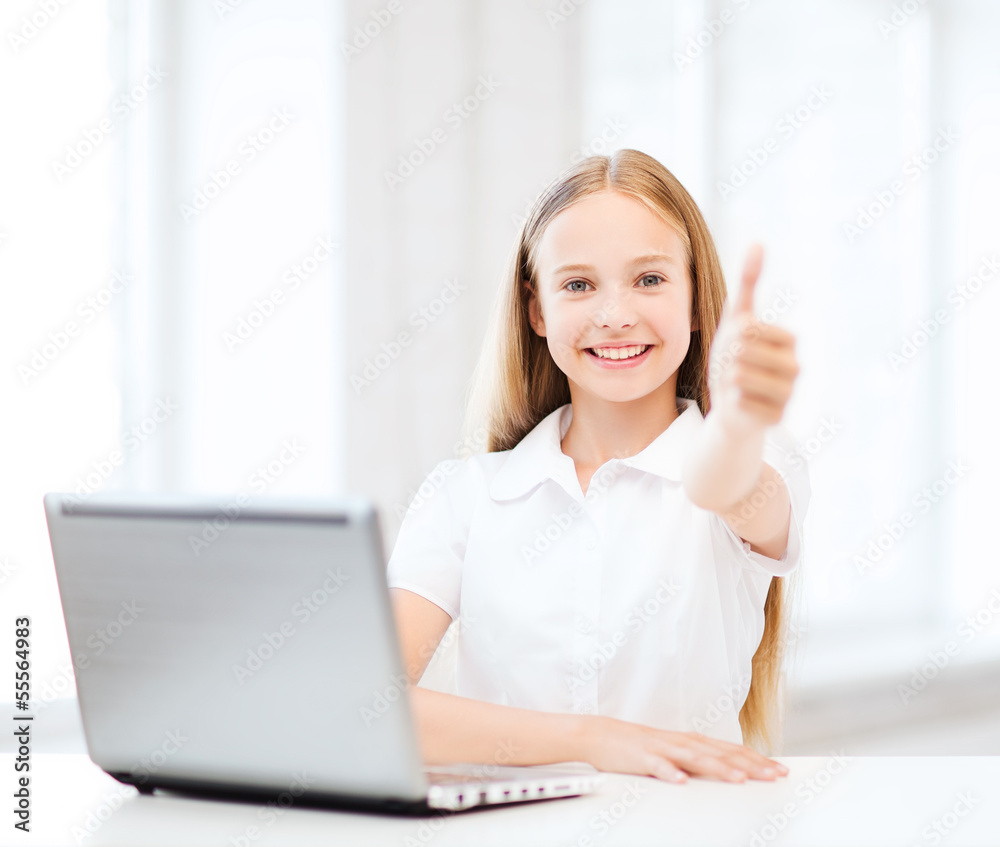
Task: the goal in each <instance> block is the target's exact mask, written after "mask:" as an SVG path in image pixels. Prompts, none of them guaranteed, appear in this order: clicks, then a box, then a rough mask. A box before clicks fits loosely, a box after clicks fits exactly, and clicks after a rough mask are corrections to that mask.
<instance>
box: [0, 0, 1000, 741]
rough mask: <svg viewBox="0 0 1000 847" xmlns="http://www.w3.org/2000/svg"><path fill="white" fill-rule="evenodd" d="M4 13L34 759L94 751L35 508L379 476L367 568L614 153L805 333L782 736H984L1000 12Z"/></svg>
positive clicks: (998, 249) (10, 424) (210, 0)
mask: <svg viewBox="0 0 1000 847" xmlns="http://www.w3.org/2000/svg"><path fill="white" fill-rule="evenodd" d="M0 32H2V34H3V44H2V46H0V110H2V115H3V121H4V129H3V133H2V136H0V149H2V153H3V155H2V157H0V281H2V286H3V294H4V298H3V307H2V309H0V345H2V350H3V354H2V360H3V363H4V367H3V370H2V372H0V408H2V410H3V413H2V415H0V427H2V455H3V466H2V486H0V522H2V524H0V529H2V532H0V622H4V623H3V625H4V626H10V627H13V619H14V617H16V616H20V615H30V616H31V618H32V620H33V634H34V648H33V660H34V669H35V673H34V682H33V686H34V694H35V697H36V698H37V699H38V700H39V701H40V710H41V711H42V712H43V713H45V714H47V719H48V721H49V722H50V729H49V730H48V731H46V732H39V734H38V738H37V746H36V748H35V749H37V750H39V751H41V752H45V751H46V749H47V748H46V747H45V746H44V745H46V744H48V745H51V746H50V747H49V748H48V749H60V750H67V751H69V750H73V751H79V752H83V751H84V747H83V741H82V737H81V736H80V734H79V727H78V725H77V723H76V721H77V718H76V712H75V703H74V700H73V699H72V698H73V695H74V685H73V678H72V667H71V664H70V658H69V650H68V646H67V643H66V635H65V629H64V628H63V622H62V613H61V609H60V606H59V597H58V591H57V586H56V582H55V575H54V570H53V566H52V558H51V551H50V548H49V543H48V536H47V531H46V525H45V519H44V513H43V510H42V496H43V494H44V493H45V492H47V491H74V492H77V493H79V494H82V495H85V494H88V493H90V492H93V491H97V490H107V491H112V490H125V489H141V490H150V491H153V490H169V491H198V492H215V493H236V492H242V493H247V494H250V495H253V494H255V493H258V494H259V493H264V492H266V493H268V494H291V493H305V494H337V493H344V492H352V493H361V494H365V495H367V496H370V497H372V498H374V499H375V501H376V502H377V504H378V505H379V506H380V508H381V509H382V520H383V533H384V540H385V545H386V553H387V555H388V552H389V551H390V550H391V549H392V545H393V542H394V539H395V537H396V533H397V531H398V527H399V524H400V522H401V520H402V516H403V514H404V512H405V509H406V507H407V504H408V503H409V502H410V500H411V498H412V497H413V496H414V494H415V493H416V489H417V487H418V486H419V485H420V483H421V481H422V480H423V479H424V478H425V476H426V474H427V473H428V472H429V471H430V469H431V468H433V466H434V465H435V464H436V463H437V462H439V461H440V460H441V459H443V458H448V457H451V456H458V457H461V456H464V455H468V453H469V452H480V451H481V450H482V449H483V445H482V444H466V443H463V442H462V441H461V440H460V429H461V424H462V420H461V415H462V409H463V400H464V396H465V391H466V387H467V383H468V380H469V377H470V375H471V373H472V369H473V366H474V364H475V361H476V358H477V356H478V353H479V344H480V342H481V339H482V335H483V331H484V328H485V325H486V320H487V315H488V311H489V308H490V306H491V304H492V302H493V293H494V290H495V289H496V286H497V285H498V283H499V280H500V276H501V273H502V271H503V268H504V262H505V260H506V257H507V254H508V252H509V250H510V249H511V246H512V244H513V241H514V238H515V236H516V234H517V230H518V227H519V225H520V223H521V221H522V220H523V219H524V217H525V215H526V213H527V210H528V208H529V207H530V205H531V203H532V202H533V200H534V199H535V197H536V196H537V195H538V193H539V191H540V190H541V189H542V188H543V187H544V185H546V184H547V183H548V182H549V181H551V180H552V179H553V178H554V177H555V176H557V175H558V173H559V172H560V171H562V170H563V169H564V168H566V167H568V166H569V165H571V164H572V163H574V162H576V161H578V160H579V159H580V158H582V157H583V156H586V155H591V154H595V153H601V154H606V153H611V152H613V151H614V150H616V149H619V148H622V147H632V148H637V149H640V150H643V151H645V152H647V153H649V154H650V155H652V156H654V157H656V158H658V159H659V160H660V161H661V162H663V163H664V164H665V165H666V166H667V167H668V168H669V169H670V170H671V171H673V172H674V173H675V174H676V175H677V177H678V178H679V179H680V180H681V182H682V183H683V184H684V185H685V186H686V187H687V188H688V190H689V191H690V193H691V194H692V195H693V197H694V198H695V200H696V201H697V202H698V204H699V205H700V207H701V209H702V211H703V213H704V215H705V217H706V219H707V221H708V223H709V226H710V228H711V230H712V232H713V234H714V236H715V239H716V244H717V247H718V249H719V253H720V255H721V257H722V260H723V266H724V268H725V270H726V273H727V278H728V279H729V280H730V281H731V284H732V282H733V281H735V280H736V278H737V274H738V271H739V268H740V267H741V265H742V260H743V256H744V254H745V251H746V248H747V246H748V245H749V244H750V243H751V242H753V241H758V240H759V241H761V242H762V243H763V244H764V245H765V248H766V256H765V266H764V273H763V276H762V277H761V282H760V284H759V286H758V297H757V300H756V306H757V312H758V314H759V315H761V316H762V317H763V318H764V319H765V320H769V321H771V322H773V323H778V324H780V325H782V326H784V327H786V328H788V329H790V330H791V331H793V332H794V333H795V334H796V336H797V340H798V341H797V351H798V355H799V360H800V363H801V368H802V370H801V374H800V377H799V379H798V382H797V385H796V393H795V395H794V397H793V398H792V400H791V403H790V406H789V408H788V411H787V413H786V417H785V421H784V423H785V425H786V426H787V427H788V428H789V429H790V430H791V431H792V433H793V434H794V435H796V436H797V438H798V439H799V441H800V443H801V445H802V450H801V460H802V461H803V462H806V463H808V467H809V474H810V479H811V483H812V489H813V497H812V502H811V505H810V509H809V514H808V516H807V519H806V542H805V543H806V552H805V558H804V562H803V566H802V595H801V598H800V602H799V603H798V604H797V606H796V607H795V609H796V610H795V618H794V619H793V621H792V633H791V642H792V646H793V647H794V650H793V651H791V653H790V655H789V663H788V711H787V715H786V722H785V743H784V747H783V750H782V752H784V753H785V754H790V755H797V754H804V755H821V754H825V753H828V752H830V751H831V750H842V751H845V752H848V753H856V754H860V755H907V754H952V755H975V754H993V755H997V754H1000V710H998V709H997V705H998V703H1000V625H998V620H1000V563H998V554H997V552H996V548H995V546H994V539H993V537H992V531H993V529H994V528H995V526H996V525H995V524H994V523H993V521H994V520H995V519H996V518H995V512H994V510H995V504H996V503H997V498H996V495H995V490H996V480H997V474H998V471H1000V455H998V451H1000V446H998V444H997V439H996V436H995V433H994V430H992V425H993V424H994V422H995V421H996V419H997V413H998V412H1000V409H998V402H997V397H996V391H995V390H994V389H991V388H990V386H991V385H995V381H996V377H995V373H996V366H997V360H998V357H997V353H996V349H995V346H994V344H995V338H996V336H995V332H996V329H995V327H996V323H997V319H998V318H1000V299H998V295H997V288H1000V265H998V258H1000V204H998V203H997V197H998V196H1000V164H998V161H997V157H996V151H997V149H1000V64H998V62H997V58H996V39H997V35H998V34H1000V6H998V4H996V3H994V2H989V0H949V2H943V0H896V2H890V1H889V0H815V1H814V2H811V3H808V4H806V3H795V2H792V0H675V1H674V2H654V0H614V2H612V0H523V2H511V0H504V2H501V0H467V2H461V3H457V2H447V1H446V0H376V2H360V0H347V2H335V0H330V1H329V2H320V0H282V2H278V0H198V2H195V1H194V0H170V1H169V2H168V0H135V2H124V0H75V2H66V0H48V2H47V1H46V0H31V1H30V2H28V1H27V0H11V2H7V3H5V4H4V5H3V11H2V12H0ZM404 332H405V333H407V335H406V336H403V337H402V338H401V333H404ZM404 340H405V342H406V343H403V341H404ZM457 630H458V627H457V625H454V626H453V627H452V630H450V631H449V635H448V636H446V639H445V642H444V643H443V645H442V647H441V649H440V650H439V652H438V655H437V656H436V657H435V660H434V662H433V663H432V666H431V668H430V669H429V671H428V673H427V675H426V676H425V680H424V684H427V685H429V686H431V687H439V688H442V689H443V690H447V689H448V686H449V684H450V683H451V679H452V678H451V676H450V671H451V669H452V667H453V666H452V664H451V663H450V658H449V657H451V658H453V656H454V645H455V643H456V642H455V638H456V637H457ZM0 652H2V653H3V655H2V658H0V678H2V679H5V680H7V679H10V678H11V676H10V673H11V672H12V670H13V663H12V658H11V655H10V654H11V653H12V651H11V650H5V651H0ZM10 699H12V694H11V691H10V689H6V688H5V690H4V692H3V693H2V694H0V700H4V701H9V700H10ZM44 716H45V715H43V717H44Z"/></svg>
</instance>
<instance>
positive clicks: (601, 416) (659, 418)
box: [561, 383, 680, 469]
mask: <svg viewBox="0 0 1000 847" xmlns="http://www.w3.org/2000/svg"><path fill="white" fill-rule="evenodd" d="M665 387H666V386H665ZM669 389H670V390H669V391H667V390H664V391H654V392H652V393H650V394H647V395H646V396H645V397H639V398H637V399H635V400H627V401H624V402H615V401H613V400H605V399H603V398H601V397H595V396H594V395H592V394H586V393H584V392H582V391H576V390H574V386H573V385H572V383H571V385H570V397H571V402H572V404H573V419H572V420H571V421H570V424H569V428H568V429H567V430H566V435H565V436H563V439H562V445H561V446H562V451H563V453H565V454H566V455H567V456H569V457H570V458H572V459H573V461H574V462H575V463H577V464H579V465H583V466H585V467H590V468H595V469H596V468H599V467H601V465H603V464H604V463H605V462H607V461H609V460H610V459H614V458H618V459H623V458H626V457H628V456H635V455H636V454H637V453H641V452H642V451H643V450H644V449H645V448H646V447H647V446H649V444H650V443H652V442H653V441H655V440H656V438H657V436H659V435H660V434H661V433H662V432H663V430H665V429H666V428H667V427H668V426H670V424H671V423H673V422H674V421H675V420H676V419H677V417H678V416H679V415H680V410H679V409H678V405H679V404H678V402H677V397H676V394H675V391H674V386H673V385H669Z"/></svg>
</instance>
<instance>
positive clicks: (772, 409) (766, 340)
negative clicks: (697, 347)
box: [708, 244, 799, 430]
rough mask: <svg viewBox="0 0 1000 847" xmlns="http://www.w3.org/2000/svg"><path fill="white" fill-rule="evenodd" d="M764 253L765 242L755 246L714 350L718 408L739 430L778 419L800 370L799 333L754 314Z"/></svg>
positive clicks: (711, 371) (711, 381)
mask: <svg viewBox="0 0 1000 847" xmlns="http://www.w3.org/2000/svg"><path fill="white" fill-rule="evenodd" d="M763 258H764V253H763V250H762V249H761V247H760V245H756V244H755V245H754V246H753V247H751V248H750V252H749V253H748V255H747V260H746V264H745V265H744V266H743V278H742V280H741V282H740V292H739V295H738V296H737V297H736V298H735V299H734V298H733V297H729V298H728V299H727V300H726V305H725V307H724V308H723V311H722V319H721V320H720V322H719V328H718V330H716V333H715V338H714V339H713V340H712V349H711V351H710V352H709V361H708V393H709V399H710V400H711V404H712V412H713V413H714V414H716V415H718V417H719V419H720V421H721V422H722V423H723V424H725V425H726V426H727V428H729V429H734V430H747V429H763V428H765V427H768V426H771V425H772V424H776V423H778V422H779V421H780V420H781V417H782V415H783V414H784V411H785V404H786V403H787V402H788V398H789V397H791V396H792V387H793V385H794V384H795V378H796V377H797V376H798V374H799V365H798V362H797V361H796V359H795V336H794V335H792V334H791V333H790V332H788V331H787V330H784V329H782V328H781V327H777V326H774V325H773V324H766V323H762V322H761V321H759V320H757V318H756V317H754V313H753V294H754V287H755V286H756V285H757V278H758V277H759V276H760V268H761V264H762V263H763Z"/></svg>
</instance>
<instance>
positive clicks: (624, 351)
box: [585, 344, 653, 362]
mask: <svg viewBox="0 0 1000 847" xmlns="http://www.w3.org/2000/svg"><path fill="white" fill-rule="evenodd" d="M652 346H653V345H652V344H641V345H639V346H638V347H600V348H595V347H587V348H585V349H586V351H587V352H588V353H589V354H590V355H591V356H593V357H594V358H595V359H608V360H610V361H614V362H618V361H621V360H622V359H634V358H635V357H636V356H641V355H642V354H643V353H645V352H646V351H647V350H648V349H649V348H650V347H652Z"/></svg>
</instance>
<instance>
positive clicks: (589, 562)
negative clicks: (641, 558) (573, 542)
mask: <svg viewBox="0 0 1000 847" xmlns="http://www.w3.org/2000/svg"><path fill="white" fill-rule="evenodd" d="M616 463H617V460H611V463H610V464H611V465H612V466H614V465H615V464H616ZM611 469H612V470H616V469H617V468H615V467H612V468H611ZM604 470H605V468H604V466H602V467H601V468H598V471H597V472H596V473H595V474H594V476H593V477H591V484H590V485H588V492H590V491H593V493H592V494H591V495H590V496H589V497H586V496H585V497H584V498H583V500H582V501H579V502H580V505H581V509H582V511H581V513H580V516H579V518H577V521H578V524H579V532H578V535H577V538H578V550H579V554H578V562H579V567H578V569H577V584H576V590H575V591H574V597H575V601H576V602H575V608H574V619H575V623H576V632H575V635H574V650H573V654H574V668H575V674H576V677H577V681H578V682H579V684H578V685H577V686H576V687H575V689H574V692H573V698H572V700H573V711H574V712H575V713H576V714H580V715H596V714H598V713H599V702H600V701H599V694H600V680H601V678H602V677H603V676H604V673H603V668H604V664H605V662H607V657H606V656H605V655H604V654H603V653H602V652H601V643H600V638H601V630H600V618H601V586H602V584H603V579H604V561H603V558H604V556H603V550H602V547H601V543H600V542H601V539H603V538H606V534H605V530H606V521H605V516H606V514H607V500H606V498H607V491H606V490H604V489H596V488H592V486H593V484H594V480H595V479H601V478H602V477H601V476H599V474H602V472H603V471H604ZM581 493H582V492H581Z"/></svg>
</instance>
